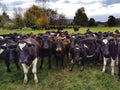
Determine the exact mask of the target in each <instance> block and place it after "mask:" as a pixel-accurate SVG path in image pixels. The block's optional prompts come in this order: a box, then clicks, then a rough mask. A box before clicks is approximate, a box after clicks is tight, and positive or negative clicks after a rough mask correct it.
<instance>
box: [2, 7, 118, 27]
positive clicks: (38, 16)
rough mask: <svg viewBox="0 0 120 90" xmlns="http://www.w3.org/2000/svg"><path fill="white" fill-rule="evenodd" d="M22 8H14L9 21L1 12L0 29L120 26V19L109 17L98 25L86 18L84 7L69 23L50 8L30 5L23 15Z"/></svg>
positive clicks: (63, 16)
mask: <svg viewBox="0 0 120 90" xmlns="http://www.w3.org/2000/svg"><path fill="white" fill-rule="evenodd" d="M22 13H23V11H22V8H14V18H13V19H10V18H9V16H8V14H7V12H6V11H5V10H3V13H2V15H0V27H4V28H8V29H16V28H19V29H21V28H23V27H30V28H33V27H35V26H37V27H44V26H48V25H51V26H55V25H77V26H83V27H86V26H89V27H93V26H97V25H98V24H103V25H104V26H110V27H111V26H120V19H119V18H115V17H114V16H112V15H110V16H109V17H108V20H107V21H106V22H104V23H98V22H96V21H95V19H94V18H90V19H89V18H88V16H87V14H86V13H85V9H84V7H81V8H79V9H78V10H77V11H76V12H75V16H74V19H73V21H72V22H71V23H69V22H67V19H66V17H65V15H64V14H58V12H57V10H53V9H50V8H47V9H46V8H40V7H39V6H37V5H32V6H31V7H30V8H28V9H27V10H26V11H25V13H24V14H22Z"/></svg>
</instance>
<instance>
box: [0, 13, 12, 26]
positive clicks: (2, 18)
mask: <svg viewBox="0 0 120 90" xmlns="http://www.w3.org/2000/svg"><path fill="white" fill-rule="evenodd" d="M9 21H10V18H9V16H8V15H7V13H6V12H5V11H4V12H3V13H2V15H1V16H0V26H1V27H3V26H4V24H5V23H7V22H9Z"/></svg>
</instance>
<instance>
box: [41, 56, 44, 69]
mask: <svg viewBox="0 0 120 90" xmlns="http://www.w3.org/2000/svg"><path fill="white" fill-rule="evenodd" d="M43 59H44V57H41V65H40V69H42V65H43Z"/></svg>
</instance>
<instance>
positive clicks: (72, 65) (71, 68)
mask: <svg viewBox="0 0 120 90" xmlns="http://www.w3.org/2000/svg"><path fill="white" fill-rule="evenodd" d="M73 67H74V62H73V60H71V67H70V71H72V70H73Z"/></svg>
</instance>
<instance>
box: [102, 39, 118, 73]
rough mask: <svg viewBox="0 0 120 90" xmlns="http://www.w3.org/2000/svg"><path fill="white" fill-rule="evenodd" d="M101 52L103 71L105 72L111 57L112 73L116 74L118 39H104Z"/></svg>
mask: <svg viewBox="0 0 120 90" xmlns="http://www.w3.org/2000/svg"><path fill="white" fill-rule="evenodd" d="M100 52H101V53H102V56H103V68H102V72H105V69H106V64H107V61H108V60H109V59H111V68H112V70H111V75H114V66H115V62H116V60H117V52H118V49H117V42H116V39H115V38H113V37H107V38H104V39H102V42H101V46H100Z"/></svg>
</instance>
